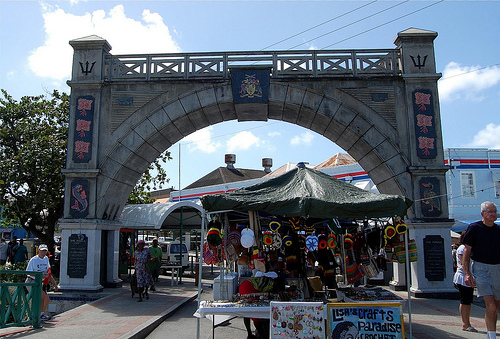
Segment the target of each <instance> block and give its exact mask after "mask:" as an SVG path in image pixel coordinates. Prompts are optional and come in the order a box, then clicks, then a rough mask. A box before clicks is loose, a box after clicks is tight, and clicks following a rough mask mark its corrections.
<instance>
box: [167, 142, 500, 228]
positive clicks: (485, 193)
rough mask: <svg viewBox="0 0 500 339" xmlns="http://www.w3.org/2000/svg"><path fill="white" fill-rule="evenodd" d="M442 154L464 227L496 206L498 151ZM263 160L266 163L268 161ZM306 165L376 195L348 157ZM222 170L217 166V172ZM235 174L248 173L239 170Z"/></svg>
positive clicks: (199, 190) (211, 189)
mask: <svg viewBox="0 0 500 339" xmlns="http://www.w3.org/2000/svg"><path fill="white" fill-rule="evenodd" d="M444 154H445V165H447V166H450V170H449V171H448V172H447V173H446V183H447V185H446V186H447V193H448V206H449V213H450V218H453V219H455V220H456V221H457V225H458V226H460V225H461V226H463V227H465V225H466V224H468V223H470V222H471V221H476V220H479V219H480V218H481V215H480V205H481V203H482V202H483V201H486V200H489V201H492V202H494V203H496V204H500V150H492V149H486V148H447V149H445V150H444ZM263 160H264V159H263ZM266 160H267V161H269V159H266ZM233 164H234V162H233ZM231 165H232V164H231ZM271 165H272V163H271ZM295 165H296V164H295V163H287V164H285V165H283V166H281V167H279V168H278V169H276V170H274V171H273V172H271V173H269V174H267V175H266V173H264V171H258V172H260V173H262V174H261V175H255V174H254V175H253V178H251V179H249V177H248V176H243V177H242V179H243V180H236V181H231V182H227V181H226V182H222V181H223V180H222V179H220V180H219V181H217V179H214V180H213V181H212V183H214V184H212V185H196V184H195V183H193V184H191V185H189V186H188V187H187V188H186V189H183V190H181V191H173V192H171V193H170V201H180V200H197V199H198V198H199V197H201V196H203V195H205V194H212V193H222V192H229V191H232V190H235V189H238V188H241V187H246V186H249V185H253V184H256V183H259V182H262V181H264V180H267V179H268V178H269V177H271V176H276V175H280V174H283V173H285V172H287V171H288V170H290V169H292V168H293V167H295ZM307 166H310V167H312V168H314V169H317V170H320V171H322V172H324V173H327V174H329V175H331V176H333V177H335V178H338V179H341V180H344V181H347V182H350V183H351V184H353V185H355V186H357V187H359V188H362V189H365V190H367V191H371V192H378V190H377V187H376V186H375V184H374V183H373V181H372V180H371V179H370V177H369V176H368V174H367V173H366V171H365V170H363V168H362V167H361V166H360V165H359V164H358V163H357V162H356V161H355V160H354V159H353V158H352V157H351V156H349V155H348V154H343V153H338V154H335V155H334V156H332V157H331V158H328V159H326V160H325V161H323V162H322V163H320V164H318V165H315V166H314V165H310V164H307ZM223 169H224V168H222V167H221V168H219V169H218V171H222V170H223ZM239 171H251V170H242V169H239ZM255 172H257V171H255ZM212 173H215V171H214V172H212ZM207 176H208V175H207ZM260 176H261V177H260ZM204 178H205V177H204ZM202 179H203V178H202ZM202 179H200V180H199V181H202ZM221 180H222V181H221ZM233 180H234V179H233ZM205 181H206V180H205ZM197 182H198V181H197ZM200 183H201V182H200ZM460 222H462V223H460Z"/></svg>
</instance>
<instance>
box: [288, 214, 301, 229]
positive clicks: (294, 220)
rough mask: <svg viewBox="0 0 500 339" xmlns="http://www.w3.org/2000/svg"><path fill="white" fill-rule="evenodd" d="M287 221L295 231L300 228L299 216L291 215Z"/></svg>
mask: <svg viewBox="0 0 500 339" xmlns="http://www.w3.org/2000/svg"><path fill="white" fill-rule="evenodd" d="M288 221H289V222H290V224H292V226H293V230H294V231H295V232H298V231H299V230H300V218H299V217H292V218H290V219H288Z"/></svg>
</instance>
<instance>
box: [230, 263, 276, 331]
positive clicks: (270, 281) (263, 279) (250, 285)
mask: <svg viewBox="0 0 500 339" xmlns="http://www.w3.org/2000/svg"><path fill="white" fill-rule="evenodd" d="M256 271H257V270H256ZM284 289H285V285H284V283H283V280H281V279H279V278H278V275H277V274H276V273H275V272H268V273H262V272H260V271H257V272H254V277H251V278H248V279H247V280H244V281H242V282H241V284H240V287H239V293H240V295H249V294H252V293H263V292H269V293H276V294H278V293H280V292H282V291H284ZM258 298H259V297H258V296H256V299H258ZM252 320H253V323H254V326H255V335H254V334H253V333H252V329H251V325H250V318H243V322H244V323H245V328H246V330H247V333H248V339H254V338H269V324H270V321H269V319H257V318H252Z"/></svg>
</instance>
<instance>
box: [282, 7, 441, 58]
mask: <svg viewBox="0 0 500 339" xmlns="http://www.w3.org/2000/svg"><path fill="white" fill-rule="evenodd" d="M408 1H410V0H405V1H403V2H400V3H398V4H395V5H393V6H391V7H388V8H386V9H383V10H381V11H378V12H376V13H374V14H370V15H368V16H365V17H364V18H361V19H359V20H356V21H353V22H351V23H350V24H347V25H344V26H342V27H339V28H337V29H334V30H333V31H330V32H327V33H324V34H321V35H319V36H317V37H315V38H313V39H310V40H307V41H304V42H302V43H300V44H298V45H295V46H293V47H290V48H289V49H288V50H291V49H294V48H297V47H299V46H301V45H303V44H307V43H309V42H311V41H314V40H317V39H319V38H322V37H324V36H327V35H330V34H332V33H335V32H337V31H340V30H341V29H344V28H346V27H349V26H352V25H354V24H357V23H358V22H361V21H363V20H366V19H369V18H372V17H374V16H375V15H378V14H380V13H383V12H386V11H388V10H390V9H393V8H395V7H397V6H400V5H403V4H404V3H407V2H408ZM443 1H444V0H443ZM323 49H324V48H323Z"/></svg>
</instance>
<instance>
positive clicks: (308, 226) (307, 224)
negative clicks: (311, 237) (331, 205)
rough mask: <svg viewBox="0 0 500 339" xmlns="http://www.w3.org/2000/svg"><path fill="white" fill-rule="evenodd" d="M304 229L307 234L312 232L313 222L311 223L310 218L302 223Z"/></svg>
mask: <svg viewBox="0 0 500 339" xmlns="http://www.w3.org/2000/svg"><path fill="white" fill-rule="evenodd" d="M304 231H306V233H308V234H311V233H313V232H314V224H313V221H312V219H307V220H306V222H305V224H304Z"/></svg>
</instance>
